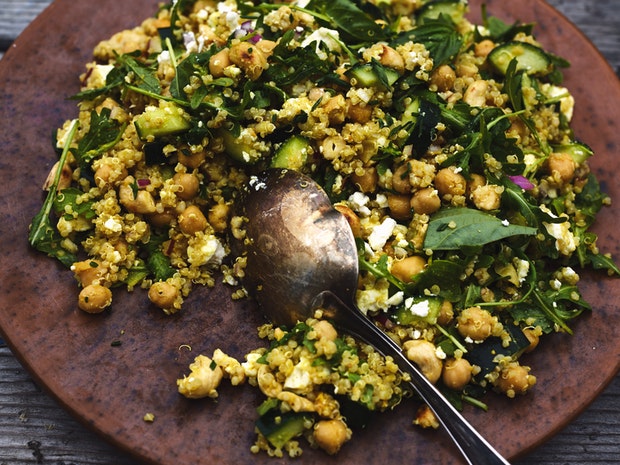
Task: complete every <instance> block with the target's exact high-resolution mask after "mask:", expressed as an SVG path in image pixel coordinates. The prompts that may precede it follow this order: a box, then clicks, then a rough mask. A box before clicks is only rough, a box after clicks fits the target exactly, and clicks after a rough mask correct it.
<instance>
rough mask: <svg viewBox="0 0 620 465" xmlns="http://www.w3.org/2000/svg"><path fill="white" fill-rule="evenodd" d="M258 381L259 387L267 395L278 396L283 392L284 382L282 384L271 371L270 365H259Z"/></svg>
mask: <svg viewBox="0 0 620 465" xmlns="http://www.w3.org/2000/svg"><path fill="white" fill-rule="evenodd" d="M256 382H257V384H258V387H259V389H260V390H261V392H262V393H263V394H265V395H266V396H267V397H276V398H277V397H278V396H279V395H280V393H281V392H282V384H280V383H279V382H278V381H277V380H276V377H275V376H274V374H273V373H271V372H270V371H269V365H261V366H259V367H258V372H257V374H256Z"/></svg>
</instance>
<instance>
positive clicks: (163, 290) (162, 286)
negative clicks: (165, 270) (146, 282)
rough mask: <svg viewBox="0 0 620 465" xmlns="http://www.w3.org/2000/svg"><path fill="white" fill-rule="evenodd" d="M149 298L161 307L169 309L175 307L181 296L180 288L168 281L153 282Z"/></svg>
mask: <svg viewBox="0 0 620 465" xmlns="http://www.w3.org/2000/svg"><path fill="white" fill-rule="evenodd" d="M148 295H149V300H150V301H151V302H153V303H154V304H155V305H157V306H158V307H159V308H161V309H164V310H169V309H172V308H174V303H175V301H176V299H177V297H178V296H179V290H178V289H177V288H176V287H174V286H173V285H172V284H170V283H167V282H166V281H158V282H156V283H153V284H152V285H151V287H150V288H149V294H148Z"/></svg>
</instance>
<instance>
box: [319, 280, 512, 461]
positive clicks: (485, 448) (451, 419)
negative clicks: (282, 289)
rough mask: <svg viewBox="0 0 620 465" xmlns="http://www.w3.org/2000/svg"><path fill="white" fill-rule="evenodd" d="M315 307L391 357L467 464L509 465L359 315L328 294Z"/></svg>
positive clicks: (349, 331)
mask: <svg viewBox="0 0 620 465" xmlns="http://www.w3.org/2000/svg"><path fill="white" fill-rule="evenodd" d="M314 303H315V305H316V306H317V307H321V308H322V309H324V310H325V314H324V316H325V317H326V318H328V319H332V321H333V322H334V324H335V325H336V326H337V327H339V328H340V329H341V330H344V331H345V332H348V333H351V334H353V335H355V336H358V337H359V338H361V339H363V340H364V341H366V342H367V343H369V344H371V345H372V346H374V347H375V348H376V349H377V350H378V351H379V352H381V353H382V354H383V355H390V356H391V357H392V358H393V359H394V362H395V363H396V364H397V365H398V367H399V368H400V369H401V371H403V372H406V373H408V374H409V375H410V376H411V385H412V386H413V388H414V389H415V390H416V392H417V393H418V394H419V395H420V397H421V398H422V400H424V401H425V402H426V403H427V405H428V406H429V407H430V408H431V410H433V412H434V413H435V415H436V416H437V418H438V420H439V422H440V423H441V424H442V425H443V426H444V428H445V429H446V430H447V431H448V434H449V435H450V436H451V437H452V440H453V441H454V443H455V444H456V446H457V447H458V448H459V450H460V451H461V453H462V454H463V456H464V457H465V459H466V460H467V462H468V463H470V464H471V465H496V464H504V465H509V462H508V461H506V459H504V458H503V457H502V456H501V455H500V454H499V453H498V452H497V451H496V450H495V449H494V448H493V446H491V445H490V444H489V443H488V442H487V441H486V440H485V439H484V438H483V437H482V436H481V435H480V433H478V432H477V431H476V430H475V429H474V427H473V426H472V425H470V424H469V422H468V421H467V420H466V419H465V418H464V417H463V416H462V415H461V414H460V413H459V412H458V410H456V409H455V408H454V406H453V405H452V404H451V403H450V402H449V401H448V400H447V399H446V398H445V397H444V396H443V395H442V394H441V393H440V392H439V390H438V389H437V388H436V387H435V386H434V385H433V384H432V383H431V382H430V381H429V380H428V379H427V378H426V377H425V376H424V375H423V374H422V373H421V372H420V370H419V369H418V368H417V366H415V364H413V363H412V362H411V361H409V359H407V357H406V356H405V354H404V353H403V351H402V349H401V348H400V347H399V346H398V344H396V343H395V342H394V341H393V340H392V339H391V338H390V337H389V336H387V335H386V334H385V333H384V332H383V331H381V330H380V329H379V328H377V327H376V326H375V325H374V324H373V323H372V322H371V321H370V320H369V319H368V318H367V317H366V316H365V315H363V314H362V312H361V311H359V310H358V309H355V308H352V307H350V306H349V305H346V304H345V303H344V302H343V301H342V300H340V299H339V298H338V297H336V296H335V295H334V294H333V293H332V292H330V291H325V292H322V293H320V294H319V295H318V296H317V298H316V299H315V300H314ZM330 308H335V311H333V312H330Z"/></svg>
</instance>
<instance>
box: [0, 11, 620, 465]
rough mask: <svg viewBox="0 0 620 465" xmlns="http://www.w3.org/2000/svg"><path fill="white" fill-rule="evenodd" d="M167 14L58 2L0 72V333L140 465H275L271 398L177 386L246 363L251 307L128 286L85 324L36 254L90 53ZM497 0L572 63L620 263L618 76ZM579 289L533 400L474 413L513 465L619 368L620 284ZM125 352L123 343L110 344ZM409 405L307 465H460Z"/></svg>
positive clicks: (547, 20) (252, 341)
mask: <svg viewBox="0 0 620 465" xmlns="http://www.w3.org/2000/svg"><path fill="white" fill-rule="evenodd" d="M471 3H472V8H471V9H472V16H479V4H480V1H479V0H477V1H472V2H471ZM156 4H157V2H156V1H155V0H132V1H131V2H125V1H123V2H121V1H120V0H100V1H98V2H96V3H93V2H91V1H88V0H57V1H56V2H54V3H53V4H52V5H51V6H50V7H49V8H48V9H47V10H46V11H45V12H44V13H43V14H42V15H41V16H40V17H39V18H38V19H37V20H36V21H35V22H34V23H33V24H32V25H31V26H30V27H29V28H28V29H27V30H26V31H25V32H24V33H23V35H22V36H21V37H20V38H19V39H18V40H17V41H16V43H15V45H14V46H13V47H12V48H11V49H10V50H9V51H8V52H7V54H6V56H5V57H4V59H3V60H2V62H1V63H0V82H1V83H2V95H1V97H0V99H1V102H2V103H1V105H0V121H1V122H2V130H1V131H0V147H1V150H2V156H1V158H0V173H1V180H0V186H1V189H0V191H1V192H0V211H1V215H2V219H1V223H0V224H1V225H2V226H1V227H0V243H1V244H2V251H3V253H2V266H1V269H0V283H2V284H1V286H2V292H1V293H0V328H1V329H2V333H3V336H4V337H5V339H6V340H7V342H8V343H9V345H10V347H11V348H12V349H13V351H14V353H15V354H16V355H17V357H19V359H20V361H21V362H22V363H23V364H24V365H25V366H26V367H27V368H28V369H29V370H30V372H31V373H32V374H33V376H34V377H35V379H36V380H37V381H38V382H39V383H40V384H41V385H42V386H44V387H45V388H46V389H47V390H48V391H49V392H50V393H51V394H52V395H53V396H54V397H56V398H57V399H58V401H59V402H60V403H61V405H62V406H64V407H65V408H66V409H67V410H68V411H70V412H72V413H73V414H74V415H75V416H76V417H77V418H78V419H79V420H81V421H82V422H83V423H84V424H86V425H88V426H90V427H92V428H93V429H95V430H96V431H98V432H99V433H100V434H101V436H102V437H104V438H105V439H107V440H109V441H110V442H112V443H113V444H116V445H117V446H119V447H120V448H122V449H124V450H126V451H128V452H129V453H131V454H133V455H134V456H135V457H136V458H137V459H139V460H141V461H144V462H146V463H153V464H158V465H195V464H197V463H214V464H221V465H226V464H235V465H243V464H263V463H264V464H266V463H273V461H272V460H271V459H268V458H267V457H266V456H265V455H258V456H255V455H252V454H251V453H250V452H249V447H250V445H251V444H252V442H253V439H254V433H253V421H254V418H255V417H256V413H255V407H256V406H257V405H258V403H259V402H260V398H259V395H258V394H257V392H256V391H255V390H254V389H251V388H249V387H247V386H246V387H242V388H234V389H233V388H230V387H227V383H224V384H223V385H224V387H223V388H222V389H221V393H220V399H219V401H218V402H213V401H211V400H203V401H189V400H186V399H184V398H183V397H181V396H180V395H178V394H177V392H176V385H175V380H176V378H177V377H179V376H180V375H181V374H182V373H183V372H185V371H186V367H187V365H188V364H189V363H190V361H191V360H192V359H193V357H194V356H195V355H197V354H198V353H200V352H205V353H210V352H211V351H212V350H213V349H214V348H217V347H220V348H222V349H223V350H225V351H226V352H228V353H230V354H231V355H233V356H237V357H241V356H242V355H243V354H244V353H245V352H246V351H247V350H248V349H251V348H254V347H255V346H256V345H257V344H258V343H259V341H258V340H257V338H256V336H255V328H256V326H257V325H258V324H259V323H261V322H262V319H261V316H260V315H258V314H257V313H256V312H255V311H254V307H253V306H252V305H251V304H250V303H249V302H238V303H234V304H233V303H232V301H231V300H230V299H229V294H228V292H229V291H228V290H227V289H226V288H225V287H223V286H218V287H216V288H215V289H213V290H207V289H197V290H196V291H195V292H194V293H193V294H192V296H191V298H190V299H189V300H188V301H187V303H186V306H185V309H184V310H183V311H182V312H181V313H180V314H178V315H175V316H172V317H165V316H164V315H163V314H162V312H161V311H159V310H157V309H154V308H153V307H152V306H151V305H149V302H148V300H147V297H146V295H145V293H143V292H140V291H137V292H135V293H133V294H128V293H126V292H123V291H122V290H118V291H117V292H116V294H115V303H114V306H113V311H112V312H110V313H105V314H102V315H96V316H92V315H87V314H85V313H83V312H81V311H80V310H78V308H77V306H76V293H77V291H76V285H75V282H74V280H73V278H72V276H71V275H70V273H68V272H67V271H66V270H63V269H62V268H61V267H60V266H59V265H57V263H56V262H55V261H53V260H51V259H48V258H46V257H44V256H42V255H41V254H38V253H35V252H33V251H32V250H30V249H29V248H28V245H27V240H26V239H27V231H28V225H29V223H30V220H31V218H32V217H33V215H34V214H35V213H36V212H37V211H38V209H39V208H40V205H41V201H42V193H41V190H40V186H41V183H42V182H43V180H44V179H45V177H46V174H47V172H48V171H49V169H50V167H51V165H52V164H53V162H54V158H55V155H54V152H53V151H52V148H51V147H52V145H51V140H52V131H53V130H54V129H55V128H57V127H58V126H59V125H60V124H62V122H63V121H64V120H65V119H68V118H72V117H74V116H75V114H76V111H75V106H74V102H71V101H67V100H66V97H67V96H69V95H71V94H73V93H75V92H76V91H77V90H78V85H79V83H78V79H77V77H78V75H79V74H80V73H81V72H83V69H84V63H86V62H87V61H88V60H89V59H90V56H91V50H92V48H93V47H94V45H95V44H96V43H97V42H98V41H99V40H102V39H105V38H107V37H109V36H110V35H111V34H112V33H114V32H116V31H118V30H120V29H122V28H127V27H132V26H134V25H136V24H138V22H139V21H140V20H141V19H143V18H144V17H145V16H147V15H149V14H151V12H154V11H155V9H156ZM487 4H488V10H489V11H490V12H491V13H492V14H493V15H496V16H499V17H501V18H502V19H504V20H506V21H512V20H515V19H520V20H522V21H528V22H529V21H535V22H537V23H538V25H537V27H536V33H537V36H538V37H539V39H540V40H541V41H542V42H543V44H544V45H545V46H546V47H547V48H548V49H549V50H551V51H553V52H555V53H556V54H558V55H560V56H564V57H567V58H569V59H570V60H571V62H572V68H571V69H570V70H568V71H567V72H566V84H567V85H568V86H569V87H570V89H572V91H573V94H574V95H575V98H576V101H577V103H576V113H575V122H574V127H575V132H576V134H577V136H578V137H579V138H581V139H582V140H584V141H587V142H588V143H589V144H590V145H591V146H592V147H593V148H594V150H595V152H596V156H595V158H594V159H593V160H592V166H593V169H594V171H595V172H596V174H597V175H598V176H599V178H600V180H601V181H602V185H603V188H604V189H605V190H606V191H607V192H608V193H609V194H610V195H611V196H612V198H614V199H615V200H616V203H615V204H614V206H612V207H610V208H608V209H606V210H605V212H604V214H603V215H602V216H601V217H600V221H599V222H598V224H597V225H596V228H595V230H596V232H597V233H598V234H599V235H600V245H601V248H602V249H604V250H607V251H610V252H612V253H614V254H615V255H616V256H620V253H619V252H620V251H619V250H618V249H619V247H618V241H617V218H618V217H619V216H620V211H619V205H620V184H619V183H618V182H617V178H616V173H615V170H614V171H612V169H614V168H616V166H617V164H616V159H615V156H616V153H617V150H618V148H619V147H618V145H619V142H620V139H619V131H618V130H617V128H616V124H617V121H619V120H620V107H619V106H618V102H620V85H619V83H618V80H617V78H616V76H615V74H614V73H613V72H612V70H611V69H610V68H609V67H608V66H607V64H606V63H605V61H604V60H603V58H602V57H601V55H600V54H599V53H598V52H597V50H596V49H595V48H594V47H593V46H592V45H591V44H590V43H589V42H588V40H587V39H586V38H585V37H584V36H583V35H582V34H581V33H580V32H579V31H577V30H576V29H575V27H574V26H572V25H571V24H570V23H569V22H568V21H567V20H566V19H565V18H564V17H562V16H561V15H560V14H559V13H557V12H556V11H555V10H553V9H552V8H551V7H550V6H548V5H547V4H546V3H544V2H543V1H540V0H520V1H518V2H505V1H502V0H489V1H487ZM76 18H78V19H77V20H76ZM591 76H594V77H596V79H595V80H592V79H591ZM581 285H582V289H583V292H584V294H585V297H586V298H587V299H588V300H589V301H590V302H591V303H592V304H593V307H594V311H593V312H592V314H591V316H586V317H584V318H583V319H582V320H581V321H580V322H579V323H578V324H577V325H576V328H575V329H576V331H575V335H574V336H572V337H571V336H568V335H555V336H553V337H551V338H550V339H549V340H547V341H546V342H544V344H543V347H542V348H541V350H539V351H538V352H537V355H536V357H535V358H534V359H533V360H532V361H531V364H532V365H533V369H534V373H535V374H536V375H537V377H538V385H537V386H536V388H535V389H534V390H533V391H532V393H531V394H530V395H528V396H526V397H524V398H519V399H516V400H512V401H509V400H507V399H503V398H501V397H499V396H490V397H489V399H488V403H489V404H490V410H489V412H488V413H484V412H481V411H475V410H473V409H467V410H466V412H465V416H466V417H467V418H468V419H469V420H470V421H471V422H472V423H473V424H474V426H475V427H476V428H478V429H479V430H480V431H481V432H482V434H483V435H484V436H486V437H487V438H488V440H489V441H490V442H491V443H492V444H494V445H495V446H496V447H497V449H498V450H499V451H500V452H501V453H503V454H504V455H506V456H507V457H509V458H514V457H516V456H518V455H520V454H522V453H525V452H527V451H528V450H530V449H532V448H533V447H535V446H536V445H538V444H540V443H542V442H543V441H545V440H546V439H548V438H549V437H550V436H551V435H553V434H554V433H556V432H557V431H558V430H559V429H560V428H562V427H563V426H564V425H566V424H567V423H568V422H569V421H570V420H571V419H572V418H573V417H574V416H575V415H577V413H579V412H580V411H581V410H582V409H584V408H585V407H586V406H587V405H588V404H589V403H590V401H592V400H593V399H594V397H596V395H597V394H598V393H599V392H600V391H601V390H602V389H603V388H604V387H605V385H606V384H607V383H608V382H609V381H610V380H611V379H612V377H613V376H614V375H615V373H616V372H617V370H618V363H619V362H618V357H617V354H618V353H620V338H617V337H615V335H614V328H615V327H616V326H617V325H618V323H619V322H618V319H617V316H616V310H617V309H616V304H617V302H620V281H614V280H611V279H608V278H606V277H604V276H601V275H596V276H593V275H587V276H585V277H584V278H583V280H582V283H581ZM117 340H119V341H122V344H121V345H120V346H112V345H111V343H112V342H113V341H117ZM184 345H188V346H191V348H192V349H193V350H192V351H191V352H189V351H188V350H186V349H184V348H183V347H184ZM412 407H413V406H412V405H411V406H407V405H404V406H401V407H400V408H398V409H397V410H396V411H395V412H391V413H387V414H384V415H382V416H380V417H378V418H377V421H376V422H375V423H374V424H372V425H371V426H369V427H368V428H367V429H365V430H363V431H356V432H355V437H354V440H353V441H351V442H350V443H349V444H348V445H346V446H345V447H344V449H343V450H342V451H341V453H340V454H339V455H338V456H337V457H336V458H332V457H327V456H326V455H325V454H323V453H322V452H319V451H314V450H311V449H310V448H307V450H306V451H305V453H304V455H303V457H302V458H301V459H300V460H299V461H297V463H303V464H304V465H305V464H314V463H321V464H330V463H339V464H354V463H364V464H367V465H372V464H385V463H403V462H406V463H441V464H449V463H461V458H460V457H459V454H458V452H457V451H456V450H455V448H453V447H452V446H451V444H450V441H449V440H448V439H447V437H446V435H445V434H444V433H443V432H441V431H435V432H429V431H424V432H422V431H420V430H418V429H415V428H413V427H412V426H411V418H412V415H413V411H412ZM147 412H152V413H153V414H155V421H154V422H153V423H147V422H145V421H143V416H144V414H145V413H147ZM289 462H292V460H289V459H283V460H281V461H279V462H278V463H289Z"/></svg>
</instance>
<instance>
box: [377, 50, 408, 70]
mask: <svg viewBox="0 0 620 465" xmlns="http://www.w3.org/2000/svg"><path fill="white" fill-rule="evenodd" d="M382 47H383V50H382V51H381V55H380V57H379V62H380V63H381V64H382V65H383V66H387V67H388V68H392V69H395V70H396V71H398V72H399V73H400V74H402V73H404V72H405V60H403V57H402V56H401V55H400V53H398V52H397V51H396V50H394V49H393V48H392V47H389V46H387V45H383V46H382Z"/></svg>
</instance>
